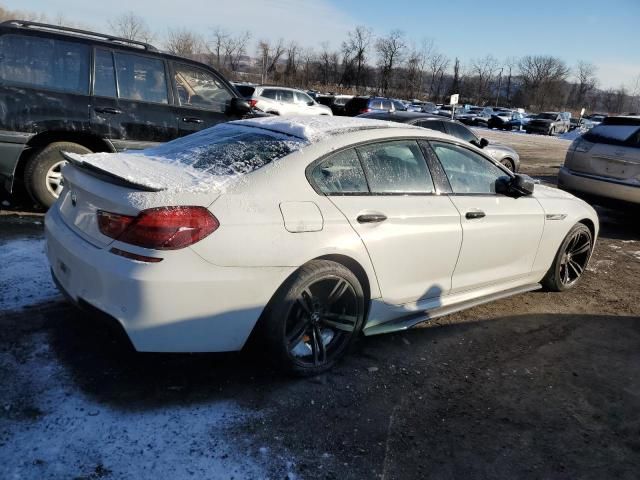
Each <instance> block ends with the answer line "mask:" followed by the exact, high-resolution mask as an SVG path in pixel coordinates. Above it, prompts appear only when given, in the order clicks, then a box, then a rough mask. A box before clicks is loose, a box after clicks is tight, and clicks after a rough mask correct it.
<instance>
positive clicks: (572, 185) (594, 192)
mask: <svg viewBox="0 0 640 480" xmlns="http://www.w3.org/2000/svg"><path fill="white" fill-rule="evenodd" d="M558 187H559V188H561V189H563V190H566V191H568V192H571V193H574V194H575V195H576V196H579V197H582V198H584V199H586V200H590V201H592V202H593V203H597V204H601V205H612V206H634V207H640V185H638V186H634V185H629V184H626V183H624V182H621V181H619V180H615V179H608V178H604V177H597V176H591V175H586V174H581V173H578V172H574V171H571V170H570V169H568V168H567V167H561V168H560V171H559V173H558Z"/></svg>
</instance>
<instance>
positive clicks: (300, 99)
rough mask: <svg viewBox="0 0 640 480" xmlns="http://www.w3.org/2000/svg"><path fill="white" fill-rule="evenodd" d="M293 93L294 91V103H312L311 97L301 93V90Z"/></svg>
mask: <svg viewBox="0 0 640 480" xmlns="http://www.w3.org/2000/svg"><path fill="white" fill-rule="evenodd" d="M294 93H295V98H296V103H299V104H300V105H309V103H314V102H313V99H312V98H311V97H310V96H309V95H307V94H306V93H302V92H294Z"/></svg>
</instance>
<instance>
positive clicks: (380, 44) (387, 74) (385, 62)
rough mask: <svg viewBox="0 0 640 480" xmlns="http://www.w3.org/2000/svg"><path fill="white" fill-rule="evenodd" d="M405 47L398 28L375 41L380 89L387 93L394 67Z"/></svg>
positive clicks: (400, 60) (400, 58) (399, 61)
mask: <svg viewBox="0 0 640 480" xmlns="http://www.w3.org/2000/svg"><path fill="white" fill-rule="evenodd" d="M406 47H407V45H406V43H405V41H404V34H403V33H402V32H401V31H400V30H393V31H392V32H391V33H389V35H387V36H386V37H382V38H379V39H378V41H377V42H376V51H377V53H378V58H379V67H380V82H379V85H380V90H381V91H382V93H383V95H387V93H388V91H389V88H390V87H391V85H392V82H393V74H394V70H393V69H394V67H395V66H397V65H398V64H400V63H401V62H402V57H403V54H404V50H405V48H406Z"/></svg>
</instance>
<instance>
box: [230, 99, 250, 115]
mask: <svg viewBox="0 0 640 480" xmlns="http://www.w3.org/2000/svg"><path fill="white" fill-rule="evenodd" d="M229 112H230V113H231V114H232V115H246V114H248V113H251V105H249V102H247V101H246V100H245V99H244V98H239V97H234V98H232V99H231V105H229Z"/></svg>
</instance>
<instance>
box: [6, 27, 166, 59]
mask: <svg viewBox="0 0 640 480" xmlns="http://www.w3.org/2000/svg"><path fill="white" fill-rule="evenodd" d="M0 25H2V26H9V27H17V28H33V29H36V30H47V31H51V32H62V33H71V34H75V35H80V36H84V37H89V38H95V39H96V40H104V41H106V42H113V43H119V44H122V45H132V46H135V47H138V48H142V49H144V50H149V51H152V52H157V51H158V49H157V48H156V47H154V46H153V45H150V44H148V43H145V42H139V41H137V40H128V39H126V38H122V37H116V36H113V35H105V34H102V33H96V32H90V31H88V30H81V29H79V28H71V27H64V26H61V25H51V24H49V23H39V22H31V21H28V20H7V21H4V22H2V23H0Z"/></svg>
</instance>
